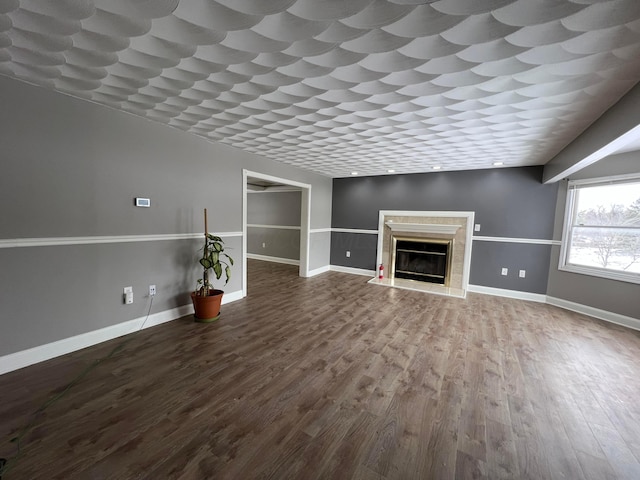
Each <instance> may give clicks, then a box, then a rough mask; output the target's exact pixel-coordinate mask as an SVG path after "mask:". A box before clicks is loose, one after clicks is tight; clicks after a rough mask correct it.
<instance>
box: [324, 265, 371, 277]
mask: <svg viewBox="0 0 640 480" xmlns="http://www.w3.org/2000/svg"><path fill="white" fill-rule="evenodd" d="M329 268H330V270H331V271H332V272H341V273H351V274H353V275H364V276H365V277H371V278H373V277H375V276H376V272H375V270H367V269H365V268H353V267H342V266H340V265H330V266H329Z"/></svg>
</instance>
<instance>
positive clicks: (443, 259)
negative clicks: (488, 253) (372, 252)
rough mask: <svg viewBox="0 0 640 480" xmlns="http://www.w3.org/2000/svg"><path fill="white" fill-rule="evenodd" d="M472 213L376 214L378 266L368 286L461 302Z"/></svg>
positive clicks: (401, 212)
mask: <svg viewBox="0 0 640 480" xmlns="http://www.w3.org/2000/svg"><path fill="white" fill-rule="evenodd" d="M473 220H474V212H455V211H451V212H441V211H397V210H381V211H380V212H379V228H378V250H377V262H376V266H379V265H382V266H383V267H384V276H383V278H378V277H377V276H376V278H374V279H372V280H371V281H370V283H375V284H378V285H384V286H388V287H396V288H405V289H410V290H419V291H424V292H429V293H436V294H440V295H448V296H454V297H460V298H464V297H465V296H466V290H467V285H468V283H469V270H470V264H471V240H472V235H473Z"/></svg>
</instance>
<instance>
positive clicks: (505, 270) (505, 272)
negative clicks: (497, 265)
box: [502, 267, 509, 275]
mask: <svg viewBox="0 0 640 480" xmlns="http://www.w3.org/2000/svg"><path fill="white" fill-rule="evenodd" d="M508 274H509V269H508V268H504V267H502V275H508Z"/></svg>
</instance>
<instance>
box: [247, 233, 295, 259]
mask: <svg viewBox="0 0 640 480" xmlns="http://www.w3.org/2000/svg"><path fill="white" fill-rule="evenodd" d="M263 245H264V246H263ZM247 252H249V253H251V254H254V255H265V256H267V257H276V258H287V259H289V260H300V230H285V229H279V228H258V227H247Z"/></svg>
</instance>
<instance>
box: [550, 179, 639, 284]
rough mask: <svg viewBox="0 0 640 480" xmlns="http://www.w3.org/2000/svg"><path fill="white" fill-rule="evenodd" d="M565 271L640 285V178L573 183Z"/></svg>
mask: <svg viewBox="0 0 640 480" xmlns="http://www.w3.org/2000/svg"><path fill="white" fill-rule="evenodd" d="M560 269H561V270H567V271H571V272H576V273H583V274H587V275H595V276H599V277H605V278H611V279H615V280H622V281H627V282H633V283H640V177H635V178H628V177H627V178H617V179H616V178H614V179H608V180H607V179H600V180H590V181H582V182H581V181H574V182H569V192H568V195H567V209H566V214H565V228H564V233H563V239H562V252H561V254H560Z"/></svg>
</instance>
